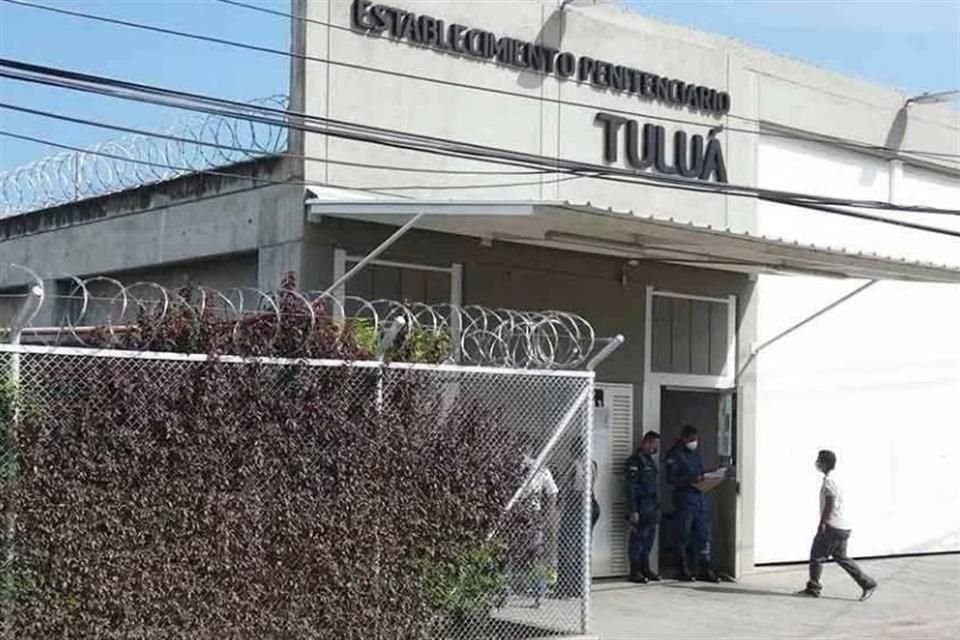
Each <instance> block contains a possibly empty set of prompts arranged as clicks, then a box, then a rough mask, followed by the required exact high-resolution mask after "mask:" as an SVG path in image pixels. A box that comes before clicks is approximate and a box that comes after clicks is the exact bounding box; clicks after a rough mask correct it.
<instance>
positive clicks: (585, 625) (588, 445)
mask: <svg viewBox="0 0 960 640" xmlns="http://www.w3.org/2000/svg"><path fill="white" fill-rule="evenodd" d="M595 377H596V376H595V375H593V374H592V373H591V376H590V379H589V380H588V381H587V390H588V392H587V402H585V403H584V411H586V412H587V415H586V419H585V420H584V421H583V432H584V433H583V441H584V445H583V446H584V452H583V456H584V461H583V462H584V464H583V467H584V477H585V478H586V482H584V483H583V541H584V544H583V590H582V592H583V599H582V600H581V601H580V633H582V634H586V633H587V632H588V631H589V630H590V586H591V574H590V557H591V555H592V554H591V552H592V546H593V545H592V542H593V539H592V538H593V531H591V529H592V527H591V519H592V515H593V514H592V511H593V491H592V487H593V397H594V381H595Z"/></svg>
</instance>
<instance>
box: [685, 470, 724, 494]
mask: <svg viewBox="0 0 960 640" xmlns="http://www.w3.org/2000/svg"><path fill="white" fill-rule="evenodd" d="M726 477H727V468H726V467H720V468H719V469H717V470H716V471H711V472H709V473H705V474H703V480H701V481H700V482H695V483H694V484H693V486H694V487H696V488H697V489H699V490H700V491H703V492H704V493H706V492H707V491H710V490H711V489H713V488H714V487H715V486H717V485H718V484H720V483H721V482H723V480H724V479H725V478H726Z"/></svg>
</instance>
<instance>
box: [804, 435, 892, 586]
mask: <svg viewBox="0 0 960 640" xmlns="http://www.w3.org/2000/svg"><path fill="white" fill-rule="evenodd" d="M816 465H817V470H818V471H820V472H821V473H823V485H822V486H821V487H820V526H819V527H817V535H816V537H814V539H813V546H812V547H811V549H810V581H809V582H807V586H806V588H805V589H803V590H802V591H800V594H801V595H806V596H812V597H814V598H819V597H820V592H821V591H822V589H823V587H822V585H821V584H820V576H821V575H822V574H823V563H824V562H826V561H827V560H828V559H830V558H831V557H832V558H833V559H834V560H835V561H836V562H837V564H838V565H840V566H841V567H842V568H843V570H844V571H846V572H847V573H848V574H850V577H851V578H853V579H854V580H855V581H856V582H857V584H858V585H860V588H861V589H863V593H862V594H861V595H860V600H861V601H863V600H866V599H867V598H869V597H870V596H872V595H873V592H874V591H876V589H877V581H876V580H874V579H873V578H871V577H870V576H868V575H867V574H865V573H864V572H863V570H862V569H861V568H860V566H859V565H858V564H857V563H856V562H854V561H853V560H851V559H850V556H848V555H847V541H848V540H849V539H850V523H849V522H848V521H847V519H846V516H845V514H844V509H843V493H842V492H841V491H840V487H839V485H838V484H837V482H836V480H835V479H834V478H831V477H830V473H831V472H832V471H833V470H834V469H835V468H836V466H837V454H835V453H834V452H833V451H828V450H823V451H820V453H819V454H818V455H817V462H816Z"/></svg>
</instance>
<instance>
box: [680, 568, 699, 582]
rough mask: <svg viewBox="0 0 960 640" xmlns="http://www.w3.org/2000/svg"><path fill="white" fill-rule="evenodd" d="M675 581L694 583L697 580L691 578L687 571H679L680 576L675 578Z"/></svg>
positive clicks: (691, 575)
mask: <svg viewBox="0 0 960 640" xmlns="http://www.w3.org/2000/svg"><path fill="white" fill-rule="evenodd" d="M677 580H679V581H680V582H696V581H697V579H696V578H694V577H693V574H692V573H689V572H687V571H681V572H680V575H679V576H677Z"/></svg>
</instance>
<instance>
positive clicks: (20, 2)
mask: <svg viewBox="0 0 960 640" xmlns="http://www.w3.org/2000/svg"><path fill="white" fill-rule="evenodd" d="M2 1H3V2H6V3H8V4H13V5H17V6H21V7H25V8H30V9H37V10H40V11H48V12H51V13H55V14H59V15H65V16H70V17H74V18H79V19H82V20H90V21H95V22H101V23H105V24H112V25H116V26H121V27H126V28H130V29H138V30H143V31H150V32H153V33H160V34H164V35H169V36H175V37H181V38H186V39H191V40H197V41H202V42H210V43H213V44H219V45H223V46H229V47H235V48H240V49H246V50H250V51H257V52H259V53H266V54H271V55H276V56H283V57H286V58H293V59H301V60H305V61H310V62H318V63H323V64H329V65H333V66H337V67H343V68H347V69H353V70H360V71H367V72H370V73H377V74H383V75H389V76H393V77H400V78H407V79H411V80H418V81H422V82H429V83H432V84H439V85H445V86H450V87H457V88H460V89H469V90H472V91H482V92H486V93H493V94H499V95H505V96H510V97H514V98H521V99H524V100H534V101H537V102H550V103H554V104H561V105H566V106H573V107H579V108H586V109H592V110H602V111H607V112H611V113H618V114H622V115H631V116H639V117H643V118H649V119H653V120H660V121H664V122H672V123H678V124H690V125H694V126H699V127H709V126H710V125H709V124H707V123H703V122H697V121H694V120H685V119H682V118H671V117H668V116H656V115H652V114H647V113H643V112H640V111H634V110H627V109H617V108H613V107H608V106H603V107H601V106H599V105H596V104H591V103H586V102H578V101H573V100H564V99H560V98H551V97H548V96H541V95H530V94H526V93H520V92H517V91H509V90H507V89H495V88H492V87H483V86H479V85H475V84H469V83H464V82H456V81H452V80H443V79H440V78H433V77H430V76H423V75H419V74H412V73H406V72H402V71H391V70H387V69H379V68H376V67H371V66H368V65H362V64H357V63H351V62H344V61H341V60H333V59H331V58H322V57H320V56H312V55H307V54H300V53H293V52H291V51H286V50H283V49H276V48H273V47H265V46H261V45H254V44H250V43H246V42H240V41H237V40H229V39H226V38H219V37H215V36H209V35H205V34H201V33H193V32H188V31H182V30H179V29H169V28H166V27H159V26H156V25H151V24H146V23H142V22H134V21H131V20H122V19H119V18H110V17H107V16H101V15H96V14H92V13H86V12H82V11H73V10H70V9H62V8H58V7H51V6H47V5H43V4H37V3H33V2H25V1H24V0H2ZM229 4H234V5H237V6H240V3H237V2H230V3H229ZM244 6H246V5H244ZM246 8H251V7H250V6H247V7H246ZM256 9H258V10H264V11H268V12H270V13H280V14H282V13H283V12H275V11H273V10H267V9H263V8H262V7H256ZM285 15H286V16H288V17H292V18H295V19H296V18H297V16H294V15H293V14H285ZM311 22H318V23H321V24H324V25H327V26H337V27H338V28H344V29H345V27H339V25H331V24H330V23H326V22H322V21H316V20H311ZM737 118H738V119H740V120H747V119H746V118H742V117H739V116H737ZM755 122H757V123H758V124H759V123H761V121H759V120H756V121H755ZM723 128H724V129H725V130H727V131H732V132H737V133H745V134H750V135H767V136H771V137H783V138H789V139H797V140H804V141H807V142H811V141H812V142H821V143H827V144H831V143H832V144H838V145H840V146H845V147H853V148H858V149H863V150H865V151H873V152H884V153H892V154H905V155H910V156H915V157H920V158H958V159H960V154H954V153H943V152H937V151H924V150H911V149H896V148H893V147H885V146H882V145H871V144H865V143H862V142H858V141H854V140H842V139H836V138H833V139H831V140H829V141H824V140H822V139H819V138H817V137H811V136H802V135H794V134H788V133H783V132H773V131H762V132H761V131H758V130H756V129H741V128H737V127H729V126H726V125H724V126H723Z"/></svg>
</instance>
